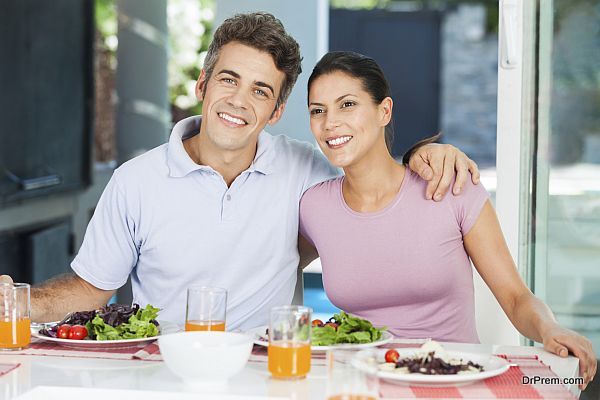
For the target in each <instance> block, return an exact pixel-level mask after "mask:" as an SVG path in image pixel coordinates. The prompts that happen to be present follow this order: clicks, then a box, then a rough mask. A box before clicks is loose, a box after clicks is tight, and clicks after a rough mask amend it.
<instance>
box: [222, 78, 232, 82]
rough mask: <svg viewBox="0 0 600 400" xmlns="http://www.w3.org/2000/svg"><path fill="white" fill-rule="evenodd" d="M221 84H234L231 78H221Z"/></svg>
mask: <svg viewBox="0 0 600 400" xmlns="http://www.w3.org/2000/svg"><path fill="white" fill-rule="evenodd" d="M221 82H225V83H235V82H234V80H233V79H231V78H223V79H221Z"/></svg>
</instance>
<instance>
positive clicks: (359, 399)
mask: <svg viewBox="0 0 600 400" xmlns="http://www.w3.org/2000/svg"><path fill="white" fill-rule="evenodd" d="M327 400H376V399H375V397H374V396H371V395H369V394H351V393H344V394H335V395H333V396H329V397H328V398H327Z"/></svg>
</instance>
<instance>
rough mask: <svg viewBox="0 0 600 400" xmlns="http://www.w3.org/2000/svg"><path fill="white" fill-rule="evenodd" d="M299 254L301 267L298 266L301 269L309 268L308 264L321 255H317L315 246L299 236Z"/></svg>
mask: <svg viewBox="0 0 600 400" xmlns="http://www.w3.org/2000/svg"><path fill="white" fill-rule="evenodd" d="M298 254H300V265H299V266H298V268H300V269H304V268H306V267H308V264H310V263H311V262H313V261H314V260H316V258H317V257H319V253H317V249H315V246H313V245H312V244H311V243H310V242H309V241H308V240H306V239H305V238H304V236H302V235H298Z"/></svg>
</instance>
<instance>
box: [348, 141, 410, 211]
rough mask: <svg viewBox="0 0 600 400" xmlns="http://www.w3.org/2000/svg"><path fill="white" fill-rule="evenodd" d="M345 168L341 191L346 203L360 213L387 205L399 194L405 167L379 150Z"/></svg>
mask: <svg viewBox="0 0 600 400" xmlns="http://www.w3.org/2000/svg"><path fill="white" fill-rule="evenodd" d="M373 153H374V154H372V155H367V156H366V157H364V158H363V159H362V160H360V161H359V162H358V163H356V164H354V165H352V166H349V167H346V168H344V175H345V178H344V184H343V186H342V193H343V195H344V200H345V201H346V204H347V205H348V206H349V207H350V208H351V209H353V210H354V211H358V212H374V211H378V210H381V209H383V208H385V207H386V206H387V205H388V204H389V203H390V202H391V201H392V200H393V199H394V198H395V197H396V195H397V194H398V191H399V190H400V187H401V186H402V181H403V180H404V174H405V170H406V168H405V167H404V166H403V165H402V164H399V163H398V162H396V160H394V159H393V158H392V156H391V155H390V154H389V153H388V151H387V149H385V152H381V151H377V152H373Z"/></svg>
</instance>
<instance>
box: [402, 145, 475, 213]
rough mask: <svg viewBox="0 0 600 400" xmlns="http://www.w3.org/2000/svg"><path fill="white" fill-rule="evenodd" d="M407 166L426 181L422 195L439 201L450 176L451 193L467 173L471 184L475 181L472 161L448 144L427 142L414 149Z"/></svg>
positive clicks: (446, 188)
mask: <svg viewBox="0 0 600 400" xmlns="http://www.w3.org/2000/svg"><path fill="white" fill-rule="evenodd" d="M408 166H409V167H410V169H411V170H413V171H414V172H416V173H417V174H419V176H420V177H421V178H423V179H425V180H426V181H429V183H428V184H427V190H426V192H425V197H426V198H427V200H431V199H432V198H433V199H434V200H435V201H440V200H442V199H443V198H444V196H445V195H446V192H447V191H448V189H449V188H450V185H451V184H452V182H454V177H455V176H456V182H455V183H454V188H453V191H452V192H453V193H454V194H455V195H459V194H460V191H461V189H462V188H463V187H464V185H465V183H466V182H467V179H468V178H469V173H470V174H471V180H472V181H473V183H474V184H475V185H477V184H478V183H479V168H478V167H477V164H476V163H475V161H473V160H471V159H470V158H469V157H467V155H466V154H465V153H463V152H462V151H460V150H459V149H458V148H456V147H454V146H452V145H450V144H437V143H430V144H426V145H424V146H421V147H419V148H417V149H415V150H414V152H413V153H412V155H411V157H410V160H409V162H408Z"/></svg>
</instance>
